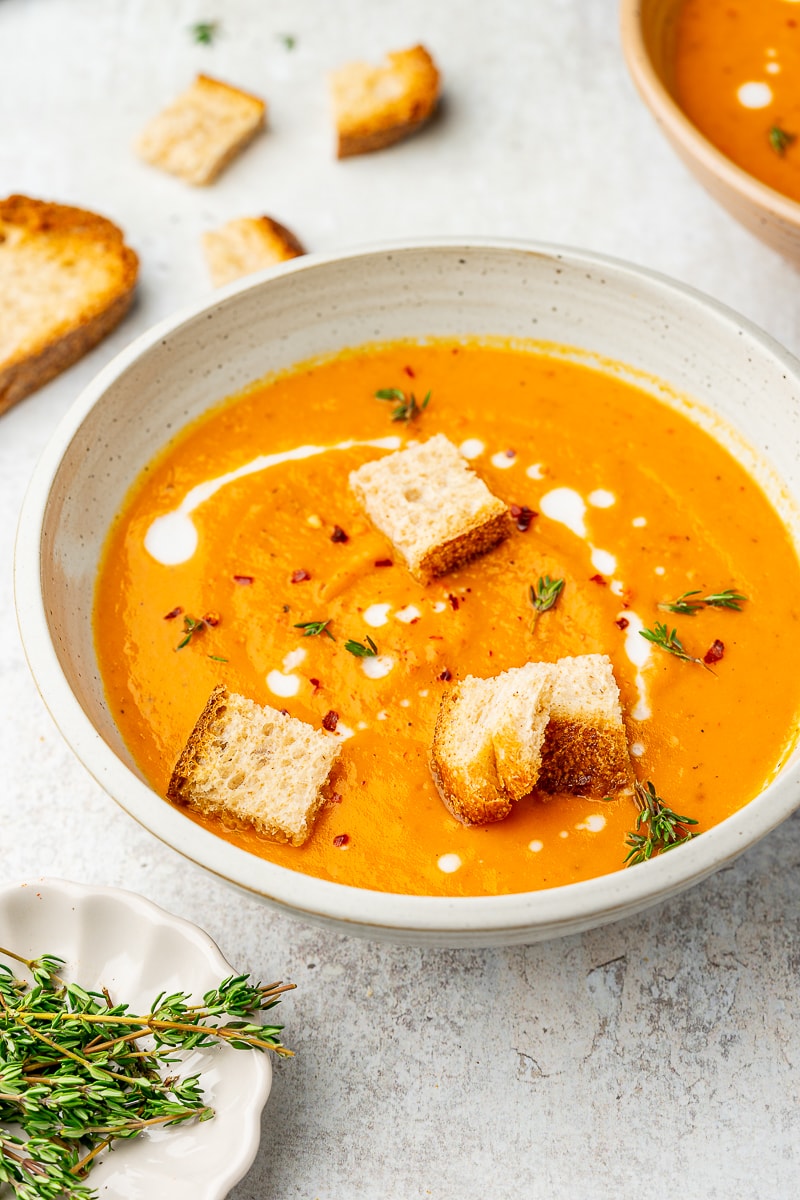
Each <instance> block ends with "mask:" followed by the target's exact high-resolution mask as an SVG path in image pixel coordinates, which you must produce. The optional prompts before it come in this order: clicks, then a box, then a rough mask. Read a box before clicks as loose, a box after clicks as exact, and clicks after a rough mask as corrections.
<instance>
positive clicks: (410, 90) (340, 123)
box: [330, 46, 439, 158]
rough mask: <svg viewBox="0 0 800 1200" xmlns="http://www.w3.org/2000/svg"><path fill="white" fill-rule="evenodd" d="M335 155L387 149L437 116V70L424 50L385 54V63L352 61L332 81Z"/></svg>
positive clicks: (333, 73)
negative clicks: (386, 147) (377, 65)
mask: <svg viewBox="0 0 800 1200" xmlns="http://www.w3.org/2000/svg"><path fill="white" fill-rule="evenodd" d="M330 84H331V95H332V99H333V111H334V119H335V122H336V132H337V135H338V146H337V157H338V158H349V157H350V156H351V155H354V154H369V153H371V152H372V151H373V150H383V148H384V147H385V146H391V145H392V144H393V143H394V142H399V141H400V140H401V139H402V138H405V137H408V136H409V134H412V133H414V132H415V131H416V130H417V129H419V127H420V126H421V125H424V124H425V122H426V121H427V120H429V118H430V117H431V115H432V114H433V111H434V109H435V108H436V102H437V100H438V98H439V72H438V71H437V69H436V64H435V63H434V61H433V59H432V58H431V56H430V54H429V53H428V51H427V50H426V49H425V48H424V46H413V47H412V48H411V49H410V50H400V51H398V52H397V53H395V54H388V55H387V56H386V63H385V64H384V65H383V66H380V67H372V66H370V65H369V64H368V63H361V62H356V63H349V64H348V65H347V66H344V67H340V68H339V70H338V71H334V72H332V74H331V77H330Z"/></svg>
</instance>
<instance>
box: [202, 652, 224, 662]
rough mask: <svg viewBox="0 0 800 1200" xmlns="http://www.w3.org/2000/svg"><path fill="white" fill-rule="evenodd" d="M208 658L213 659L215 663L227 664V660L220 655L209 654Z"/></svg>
mask: <svg viewBox="0 0 800 1200" xmlns="http://www.w3.org/2000/svg"><path fill="white" fill-rule="evenodd" d="M206 657H208V658H210V659H213V661H214V662H225V663H226V662H227V661H228V660H227V658H223V657H222V656H221V655H220V654H209V655H207V656H206Z"/></svg>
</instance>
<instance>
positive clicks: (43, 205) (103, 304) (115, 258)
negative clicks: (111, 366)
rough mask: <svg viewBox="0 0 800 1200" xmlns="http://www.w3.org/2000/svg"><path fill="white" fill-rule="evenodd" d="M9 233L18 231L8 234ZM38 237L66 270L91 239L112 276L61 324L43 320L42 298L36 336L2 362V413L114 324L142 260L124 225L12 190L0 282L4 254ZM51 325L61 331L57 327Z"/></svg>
mask: <svg viewBox="0 0 800 1200" xmlns="http://www.w3.org/2000/svg"><path fill="white" fill-rule="evenodd" d="M12 233H15V234H18V235H21V236H20V237H18V238H12V237H11V236H10V235H11V234H12ZM38 242H42V243H47V245H48V246H49V247H50V250H51V257H59V256H60V257H61V259H62V260H63V262H64V270H65V271H66V270H68V269H69V260H70V258H74V257H76V256H78V255H80V253H81V250H82V248H85V246H86V245H87V243H91V244H92V246H93V248H96V249H97V248H99V249H100V251H101V252H102V253H103V255H104V257H105V261H106V264H107V266H108V274H109V277H110V278H109V281H108V283H107V285H106V286H105V287H103V288H101V289H100V290H98V291H97V292H95V293H94V294H87V295H84V296H83V297H82V298H81V300H80V303H79V304H78V305H76V306H75V307H74V312H72V313H70V314H69V317H68V319H67V322H66V328H65V327H64V326H65V322H64V318H63V316H62V317H60V318H59V320H58V321H57V322H54V321H53V320H52V319H51V318H48V315H47V313H46V309H47V305H48V303H50V302H51V300H50V297H49V296H48V295H43V296H42V308H43V310H44V313H43V319H42V330H41V335H40V336H39V337H38V339H36V340H35V341H34V343H33V344H32V345H31V344H30V340H28V342H27V344H25V345H19V346H18V347H17V348H16V349H14V350H12V351H11V353H10V354H7V355H6V357H5V359H3V360H2V361H0V413H3V412H5V411H6V410H7V409H9V408H11V406H12V405H13V404H16V403H17V402H18V401H19V400H23V399H24V398H25V397H26V396H28V395H30V393H31V392H34V391H36V390H37V389H38V388H40V387H42V386H43V385H44V384H45V383H48V382H49V381H50V380H51V379H52V378H54V376H56V375H58V374H59V373H60V372H61V371H63V370H65V369H66V368H67V367H69V366H71V365H72V364H73V363H74V362H77V360H78V359H79V358H81V357H82V356H83V355H84V354H86V353H87V352H88V351H89V350H91V349H92V347H93V346H95V345H97V343H98V342H99V341H101V339H102V338H104V337H105V336H106V334H107V333H110V332H111V330H112V329H113V328H114V327H115V326H116V325H118V324H119V322H120V321H121V320H122V318H123V317H124V315H125V313H126V312H127V311H128V309H129V308H130V305H131V303H132V301H133V294H134V289H135V287H136V279H137V276H138V270H139V259H138V257H137V255H136V253H135V252H134V251H133V250H132V249H131V248H130V246H127V245H126V244H125V240H124V235H123V233H122V230H121V229H120V228H119V227H118V226H117V225H115V224H114V223H113V222H112V221H109V220H108V219H107V218H106V217H101V216H99V215H98V214H97V213H94V212H91V211H90V210H88V209H84V208H76V207H74V206H72V205H66V204H56V203H53V202H50V201H44V200H35V199H32V198H30V197H28V196H21V195H13V196H9V197H8V198H7V199H5V200H3V201H0V280H2V278H3V255H4V254H9V255H13V254H16V253H18V247H20V246H22V247H23V248H24V247H25V246H27V247H30V245H31V244H32V243H38ZM8 286H9V294H8V295H7V297H6V298H7V299H11V300H13V296H14V288H15V287H18V286H19V284H18V283H14V282H13V281H12V282H11V283H10V284H9V285H8ZM54 324H56V325H57V326H58V332H54V328H53V326H54ZM48 326H49V328H48Z"/></svg>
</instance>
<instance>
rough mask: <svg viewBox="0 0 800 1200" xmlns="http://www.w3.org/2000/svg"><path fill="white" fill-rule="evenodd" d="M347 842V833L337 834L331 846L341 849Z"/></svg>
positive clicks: (348, 836) (348, 838)
mask: <svg viewBox="0 0 800 1200" xmlns="http://www.w3.org/2000/svg"><path fill="white" fill-rule="evenodd" d="M349 841H350V835H349V834H348V833H337V835H336V837H335V838H334V839H333V844H334V846H338V847H339V848H341V847H342V846H346V845H347V843H348V842H349Z"/></svg>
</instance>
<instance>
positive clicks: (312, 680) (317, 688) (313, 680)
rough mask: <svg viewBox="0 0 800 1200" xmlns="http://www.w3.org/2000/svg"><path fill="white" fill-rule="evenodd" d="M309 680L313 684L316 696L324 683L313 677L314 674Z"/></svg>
mask: <svg viewBox="0 0 800 1200" xmlns="http://www.w3.org/2000/svg"><path fill="white" fill-rule="evenodd" d="M308 682H309V683H310V684H311V686H312V687H313V689H314V695H315V696H316V694H317V692H318V691H319V689H320V688H321V687H322V684H321V683H320V681H319V680H318V679H314V678H313V676H312V678H311V679H309V681H308Z"/></svg>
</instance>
